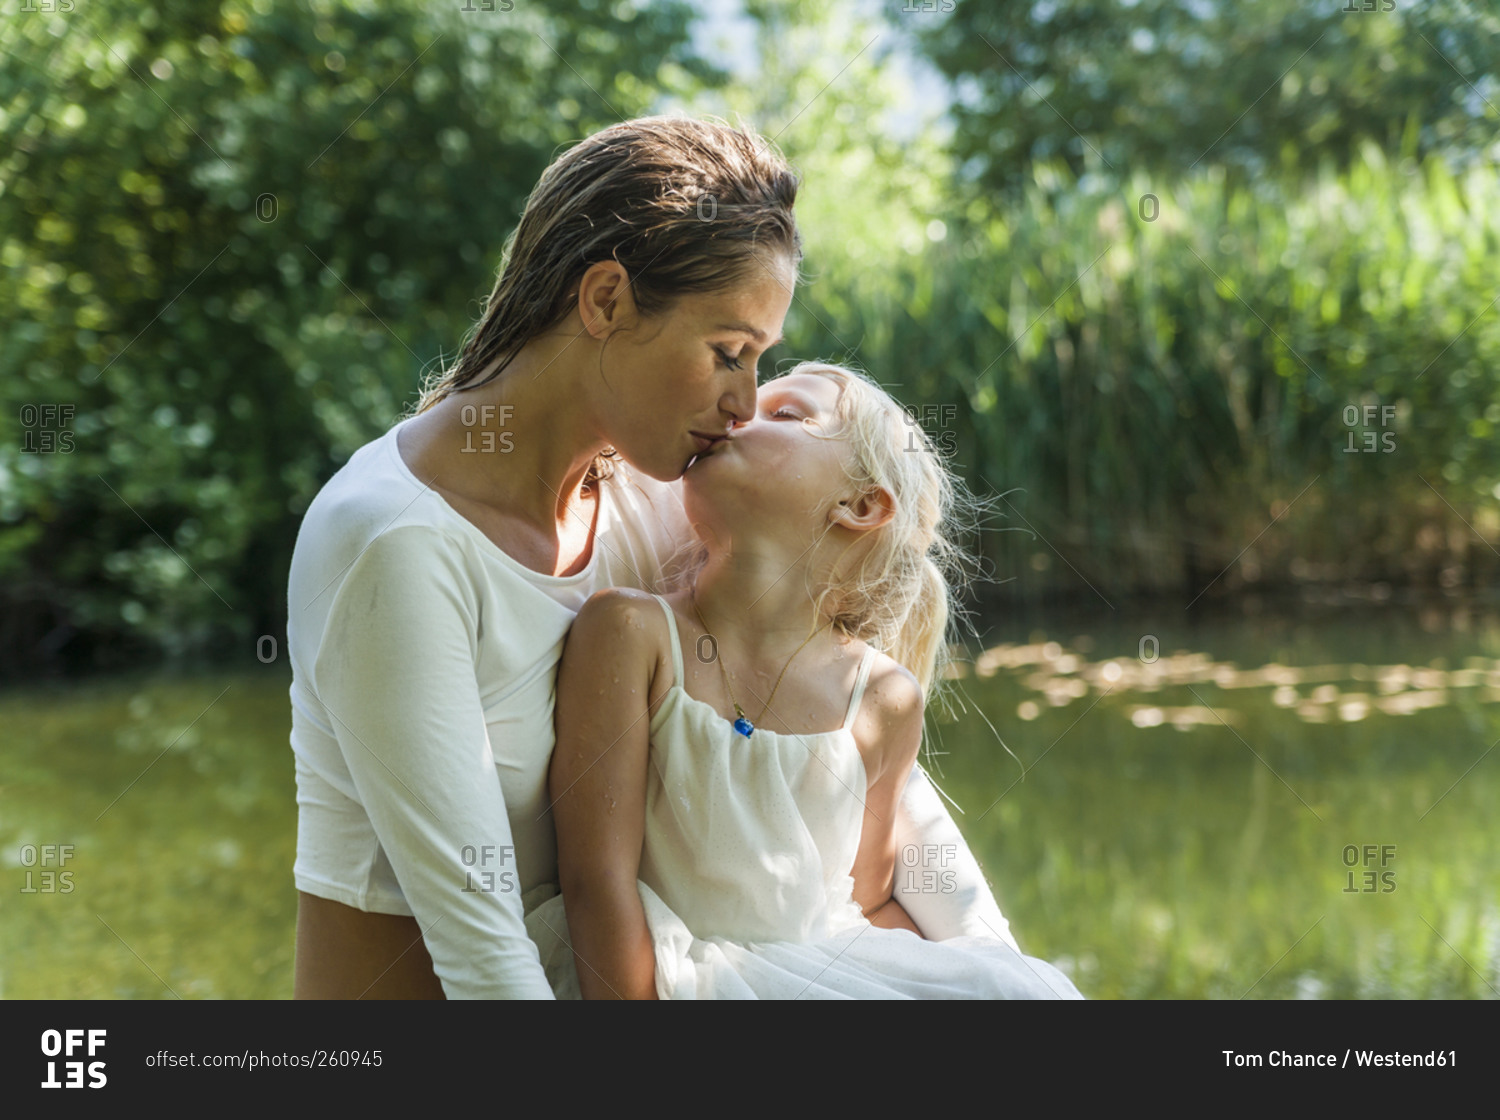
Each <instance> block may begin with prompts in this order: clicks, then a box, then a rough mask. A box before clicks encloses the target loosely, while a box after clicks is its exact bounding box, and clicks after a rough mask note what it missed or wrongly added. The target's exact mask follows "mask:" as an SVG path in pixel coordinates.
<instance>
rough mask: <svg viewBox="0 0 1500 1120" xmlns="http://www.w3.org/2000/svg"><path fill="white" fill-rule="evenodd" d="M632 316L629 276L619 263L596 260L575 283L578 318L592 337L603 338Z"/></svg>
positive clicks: (632, 305) (632, 303)
mask: <svg viewBox="0 0 1500 1120" xmlns="http://www.w3.org/2000/svg"><path fill="white" fill-rule="evenodd" d="M634 314H635V300H634V299H633V298H632V297H631V293H630V274H629V273H627V272H626V271H625V266H624V265H622V264H621V263H620V262H619V261H596V262H595V263H594V264H591V265H589V267H588V270H587V271H586V272H585V273H584V274H583V278H582V279H581V280H579V282H578V317H579V318H580V319H582V320H583V329H584V330H586V331H588V332H589V334H590V335H592V336H593V337H594V338H605V337H607V336H608V335H609V334H610V333H611V332H612V331H614V330H616V329H618V328H619V326H620V325H621V324H622V323H624V322H625V321H627V320H628V319H629V318H630V317H631V316H632V315H634Z"/></svg>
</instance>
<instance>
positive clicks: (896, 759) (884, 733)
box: [850, 657, 923, 936]
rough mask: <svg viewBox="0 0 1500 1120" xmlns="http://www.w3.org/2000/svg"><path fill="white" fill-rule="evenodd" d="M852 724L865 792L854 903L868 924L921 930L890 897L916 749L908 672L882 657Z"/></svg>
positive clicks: (915, 703) (917, 695) (917, 705)
mask: <svg viewBox="0 0 1500 1120" xmlns="http://www.w3.org/2000/svg"><path fill="white" fill-rule="evenodd" d="M877 665H878V666H879V667H878V668H876V670H875V671H874V672H873V673H872V674H871V680H870V687H869V691H868V692H867V693H866V697H865V701H864V703H863V704H861V705H860V711H859V715H858V717H857V718H856V719H855V722H854V737H855V740H856V742H858V744H859V747H860V753H861V754H862V755H863V756H864V760H865V773H866V776H867V777H868V779H869V788H868V789H867V790H866V793H865V815H864V827H863V828H862V829H861V831H860V837H859V852H858V854H857V855H856V856H855V858H854V869H853V871H851V872H850V874H851V875H852V876H853V878H854V901H855V902H856V903H857V904H858V905H859V908H860V909H861V910H862V911H864V914H865V917H867V918H868V919H869V920H870V922H871V923H872V924H873V925H877V926H882V927H885V928H888V929H907V930H911V931H912V932H913V933H916V934H918V935H919V936H920V934H921V931H920V930H919V929H917V927H916V924H915V923H914V922H912V920H911V919H910V918H909V917H908V916H907V914H906V911H905V910H904V909H903V908H902V906H901V903H900V902H899V901H898V900H897V899H896V898H895V885H896V883H895V880H896V814H897V811H898V809H899V806H900V802H901V794H902V791H903V790H904V789H905V788H906V779H907V776H908V775H909V774H910V773H911V770H912V766H913V764H914V763H915V762H916V758H917V751H918V750H919V749H920V748H921V745H922V710H923V703H922V689H921V686H920V685H919V684H917V679H916V677H914V676H913V675H912V674H911V672H910V671H909V670H907V669H905V668H903V667H902V666H900V665H898V664H896V663H895V662H894V661H891V660H890V659H889V658H886V657H882V658H881V659H880V661H879V662H877Z"/></svg>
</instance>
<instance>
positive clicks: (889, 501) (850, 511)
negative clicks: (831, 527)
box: [828, 486, 896, 532]
mask: <svg viewBox="0 0 1500 1120" xmlns="http://www.w3.org/2000/svg"><path fill="white" fill-rule="evenodd" d="M895 516H896V499H895V496H894V495H892V494H891V492H890V491H889V490H887V489H886V488H885V487H884V486H873V487H871V488H870V489H869V490H866V491H865V492H864V493H863V494H861V495H859V496H858V497H856V498H847V499H845V500H844V501H841V502H839V503H838V505H836V506H834V507H833V508H832V509H831V510H829V511H828V520H829V521H832V522H833V523H834V524H835V525H842V526H843V527H844V528H845V529H853V530H855V531H856V532H864V531H867V530H869V529H879V528H880V527H881V526H882V525H885V524H887V523H889V522H890V520H891V519H892V518H893V517H895Z"/></svg>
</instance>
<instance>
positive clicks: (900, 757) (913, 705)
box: [854, 650, 925, 777]
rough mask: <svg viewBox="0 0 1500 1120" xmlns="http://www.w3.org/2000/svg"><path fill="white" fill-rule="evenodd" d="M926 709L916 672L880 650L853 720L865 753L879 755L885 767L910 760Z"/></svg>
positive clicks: (918, 743) (918, 742)
mask: <svg viewBox="0 0 1500 1120" xmlns="http://www.w3.org/2000/svg"><path fill="white" fill-rule="evenodd" d="M924 710H925V702H924V697H923V693H922V686H921V685H920V684H919V683H918V681H917V677H916V674H915V673H913V672H912V671H911V670H910V669H908V668H907V667H906V666H905V665H902V664H901V663H900V662H898V661H897V660H895V658H893V657H891V656H889V655H888V654H885V653H881V652H879V651H878V650H877V651H876V653H875V658H874V661H873V663H872V664H871V666H870V678H869V681H868V682H867V683H866V685H865V695H864V699H863V701H862V702H861V703H860V706H859V714H858V715H857V716H856V718H855V722H854V737H855V739H856V741H857V742H858V743H859V744H860V748H861V750H862V751H864V752H865V754H866V757H867V758H870V757H874V758H878V760H879V762H880V769H881V770H882V771H885V770H886V769H887V768H890V767H896V768H904V767H905V766H906V765H908V764H909V763H911V762H912V761H913V760H914V759H915V758H916V757H917V752H918V750H919V749H920V748H921V745H922V716H923V712H924ZM872 777H873V775H872Z"/></svg>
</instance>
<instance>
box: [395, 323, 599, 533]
mask: <svg viewBox="0 0 1500 1120" xmlns="http://www.w3.org/2000/svg"><path fill="white" fill-rule="evenodd" d="M561 349H562V347H560V346H559V345H557V344H555V342H554V340H553V339H551V338H550V337H544V338H541V339H536V340H533V341H532V342H530V343H528V344H527V345H526V346H525V347H524V348H523V349H522V350H521V352H520V353H519V354H517V355H516V357H515V358H514V360H513V361H512V362H511V363H510V364H509V365H508V366H507V367H506V369H505V371H504V372H503V373H501V374H500V375H499V376H498V377H496V378H494V380H492V381H489V382H486V383H485V384H482V385H480V386H478V387H477V388H474V389H468V390H460V391H457V392H454V393H451V394H450V395H449V396H447V397H445V398H444V399H443V400H441V401H439V402H438V404H436V405H434V406H433V407H432V408H431V409H430V410H429V412H428V413H424V414H421V415H419V416H418V417H417V421H416V422H417V423H418V424H419V425H421V426H422V427H423V429H424V430H423V432H422V436H421V442H422V445H423V455H422V457H423V459H424V460H425V461H426V462H427V463H429V464H431V467H432V470H431V471H430V472H429V473H431V474H432V475H433V476H434V478H435V479H436V484H437V485H438V486H441V487H444V488H446V489H447V490H449V491H451V492H454V493H457V494H460V495H461V496H463V497H466V498H468V499H470V500H473V501H476V502H481V503H484V504H486V505H489V506H492V507H494V508H497V509H500V510H503V511H504V512H505V513H506V514H508V515H509V516H512V517H517V518H520V519H521V520H523V521H526V522H529V523H531V524H533V525H535V526H536V527H537V528H539V529H542V530H544V531H547V530H550V529H551V527H552V526H554V525H558V524H563V523H566V522H567V519H568V516H569V511H570V509H571V508H572V507H573V506H574V505H575V504H576V503H577V501H578V492H579V486H580V484H581V483H582V482H583V479H584V477H585V475H586V474H587V472H588V468H589V466H590V465H591V464H592V463H593V461H594V459H595V457H596V456H597V455H598V454H599V452H600V451H602V450H603V449H604V447H605V441H604V440H603V439H602V438H601V436H600V435H599V432H598V425H597V424H596V423H595V418H594V417H593V416H591V415H589V414H588V413H587V412H586V410H585V409H584V408H583V407H581V406H580V403H579V402H580V401H585V400H587V396H586V394H583V393H580V392H576V391H574V390H573V388H572V387H571V386H570V384H569V378H570V374H571V372H572V363H570V362H569V361H567V360H566V358H564V359H563V360H561V361H559V360H558V359H559V357H561V356H562V355H561ZM554 350H556V351H557V352H556V353H554V352H553V351H554ZM482 376H483V374H481V377H482ZM424 481H426V479H425V478H424ZM538 483H541V485H540V486H538V485H537V484H538Z"/></svg>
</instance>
